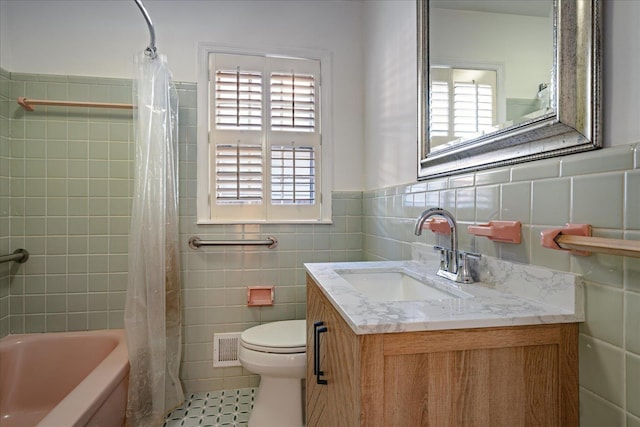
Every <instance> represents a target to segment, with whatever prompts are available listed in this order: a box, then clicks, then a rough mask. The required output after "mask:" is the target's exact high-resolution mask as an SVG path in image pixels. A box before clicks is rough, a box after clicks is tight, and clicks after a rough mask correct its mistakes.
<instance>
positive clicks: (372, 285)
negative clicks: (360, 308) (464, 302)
mask: <svg viewBox="0 0 640 427" xmlns="http://www.w3.org/2000/svg"><path fill="white" fill-rule="evenodd" d="M337 273H338V274H339V275H340V277H342V278H343V279H344V280H346V281H347V282H348V283H349V284H350V285H351V286H353V287H354V288H355V289H356V290H358V291H359V292H362V293H363V294H364V295H366V296H367V297H368V298H370V299H372V300H374V301H381V302H387V301H388V302H390V301H424V300H442V299H457V298H468V297H470V296H471V295H466V293H464V292H460V291H458V292H453V290H452V291H448V290H445V289H441V288H438V287H436V286H434V285H431V284H429V283H425V282H423V281H420V280H418V279H416V278H414V277H411V276H410V275H408V274H406V273H405V272H403V271H388V270H379V271H371V270H368V271H343V272H340V271H337Z"/></svg>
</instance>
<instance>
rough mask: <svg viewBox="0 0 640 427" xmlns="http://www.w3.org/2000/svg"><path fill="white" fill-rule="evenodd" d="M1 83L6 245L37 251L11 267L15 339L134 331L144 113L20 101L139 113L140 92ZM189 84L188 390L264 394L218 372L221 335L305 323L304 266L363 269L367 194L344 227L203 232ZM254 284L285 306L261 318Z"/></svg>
mask: <svg viewBox="0 0 640 427" xmlns="http://www.w3.org/2000/svg"><path fill="white" fill-rule="evenodd" d="M0 77H2V78H3V79H4V80H3V82H4V83H3V92H2V96H3V98H2V99H3V104H2V105H3V110H2V111H3V115H2V116H1V117H0V119H1V120H2V122H1V123H2V129H3V133H6V135H3V140H2V144H3V145H2V151H1V152H0V155H2V162H3V163H2V165H3V168H2V175H0V179H2V181H1V182H2V189H3V191H4V193H2V196H3V197H2V203H3V205H2V207H3V212H4V211H6V213H3V216H2V217H1V218H0V220H1V221H3V222H2V224H3V225H4V226H3V233H2V240H1V241H0V244H2V245H6V246H7V248H8V247H10V246H11V247H25V248H27V249H28V250H29V251H30V252H31V254H32V257H31V259H30V260H29V262H28V263H26V264H24V265H21V266H18V267H15V268H14V270H13V271H11V274H9V270H7V269H4V270H1V272H2V274H3V276H2V277H0V280H2V281H3V283H2V284H3V286H2V288H0V292H4V293H1V294H0V310H1V311H0V313H1V314H2V316H1V318H0V322H1V325H2V327H3V328H4V329H3V331H4V333H3V335H6V333H8V332H10V333H13V334H16V333H25V332H53V331H67V330H83V329H102V328H120V327H122V326H123V309H124V301H125V293H126V282H127V245H128V229H129V220H130V217H129V212H130V208H131V197H132V166H133V162H132V159H133V151H132V148H133V142H132V135H133V122H132V118H131V112H130V111H123V110H101V109H85V108H61V107H36V110H35V111H34V112H25V111H23V110H22V109H21V108H20V107H19V106H17V104H16V103H15V101H14V98H17V97H18V96H26V97H31V98H44V99H55V100H67V99H68V100H78V101H95V102H123V103H129V102H131V82H130V81H128V80H118V79H105V78H89V77H71V76H52V75H33V74H17V73H12V74H9V73H4V74H2V75H1V76H0ZM176 86H177V89H178V94H179V99H180V110H179V120H178V121H179V144H178V145H179V160H180V164H179V178H180V181H179V185H180V187H179V191H180V242H181V245H182V248H181V250H182V268H183V275H182V279H183V289H184V290H183V306H184V315H183V316H184V330H183V338H184V339H183V343H184V345H183V355H182V361H183V363H182V366H181V378H182V380H183V382H184V385H185V389H186V390H187V391H188V392H197V391H211V390H221V389H230V388H241V387H248V386H251V385H256V384H257V377H255V376H251V375H249V373H248V372H246V371H244V370H243V369H241V368H217V369H215V370H214V369H213V368H212V358H213V354H212V334H213V333H214V332H220V331H225V332H229V331H238V332H239V331H242V330H244V329H246V328H247V327H250V326H254V325H257V324H259V323H261V322H267V321H272V320H286V319H300V318H304V316H305V300H306V294H305V278H304V271H303V268H302V263H304V262H307V261H343V260H344V261H346V260H360V259H362V233H361V207H362V203H361V192H340V193H335V194H333V202H332V203H333V213H334V223H333V224H332V225H245V226H242V225H206V226H198V225H196V223H195V214H196V212H195V206H196V200H195V195H196V181H195V179H196V177H195V170H196V119H195V117H196V86H195V84H192V83H178V84H177V85H176ZM5 99H6V100H7V102H4V100H5ZM5 171H6V172H5ZM9 202H11V209H10V210H9V205H8V203H9ZM5 203H6V204H7V206H6V207H5V205H4V204H5ZM9 227H10V231H9ZM192 235H197V236H200V237H201V238H204V239H210V238H211V239H214V238H223V239H240V238H257V237H263V236H268V235H273V236H276V237H277V239H278V241H279V245H278V247H277V249H275V250H269V249H263V248H258V249H256V248H251V247H245V248H238V247H229V248H202V249H200V250H198V251H193V250H191V249H189V248H188V245H187V240H188V238H189V237H190V236H192ZM3 248H4V246H3ZM9 282H10V283H9ZM249 285H275V286H276V292H275V295H276V297H275V300H276V301H275V305H274V306H272V307H264V308H248V307H247V306H246V286H249Z"/></svg>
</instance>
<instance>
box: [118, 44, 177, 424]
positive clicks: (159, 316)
mask: <svg viewBox="0 0 640 427" xmlns="http://www.w3.org/2000/svg"><path fill="white" fill-rule="evenodd" d="M135 63H136V81H135V84H134V99H137V102H136V104H137V109H136V110H134V117H135V121H134V123H135V140H136V141H135V174H134V197H133V209H132V212H131V230H130V232H129V276H128V283H127V299H126V303H125V319H124V323H125V330H126V333H127V344H128V346H129V362H130V367H131V368H130V372H129V395H128V403H127V425H129V426H131V427H145V426H149V427H157V426H161V425H162V424H163V422H164V418H165V416H166V413H167V412H168V411H170V410H171V409H173V408H174V407H176V406H178V405H180V404H181V403H182V402H183V401H184V394H183V392H182V386H181V384H180V379H179V377H178V370H179V366H180V351H181V348H180V347H181V330H180V328H181V313H180V259H179V257H180V251H179V246H178V186H177V185H178V184H177V180H178V176H177V174H178V171H177V165H178V159H177V157H178V155H177V131H178V123H177V111H178V96H177V93H176V90H175V87H174V85H173V83H172V81H171V72H170V71H169V70H168V68H167V60H166V57H165V56H164V55H158V56H157V57H156V58H155V59H151V58H149V57H147V56H145V55H144V53H140V54H138V55H137V56H136V58H135Z"/></svg>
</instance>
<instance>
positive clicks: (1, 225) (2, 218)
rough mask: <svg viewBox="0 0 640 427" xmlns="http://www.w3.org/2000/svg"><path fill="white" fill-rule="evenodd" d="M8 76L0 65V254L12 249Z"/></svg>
mask: <svg viewBox="0 0 640 427" xmlns="http://www.w3.org/2000/svg"><path fill="white" fill-rule="evenodd" d="M10 77H11V76H10V74H9V73H8V72H7V71H6V70H4V69H3V68H0V255H6V254H10V253H11V252H13V249H12V248H11V239H10V231H9V216H10V213H9V212H10V201H11V198H10V197H11V139H10V135H9V129H10V117H9V109H10V106H9V103H10V99H9V97H10V84H11V82H10ZM11 264H12V263H4V264H0V337H3V336H5V335H7V334H8V333H9V278H10V272H11V268H12V265H11Z"/></svg>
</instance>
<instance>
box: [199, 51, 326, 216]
mask: <svg viewBox="0 0 640 427" xmlns="http://www.w3.org/2000/svg"><path fill="white" fill-rule="evenodd" d="M205 58H206V61H205ZM202 62H205V63H206V73H205V74H206V76H207V77H206V81H204V79H200V81H199V87H198V95H199V104H198V108H199V110H200V109H201V108H204V109H206V114H202V113H201V112H200V111H199V116H198V120H199V136H198V137H199V144H198V157H199V163H198V166H199V170H198V222H199V223H238V222H308V221H322V222H329V221H330V214H331V206H330V199H331V197H326V198H323V197H322V195H323V193H324V192H326V193H329V189H330V187H329V181H328V174H327V173H326V172H325V170H326V169H327V168H326V166H324V164H325V162H323V157H324V156H326V155H327V154H326V153H327V149H326V145H325V144H323V141H322V137H321V136H322V133H323V132H322V130H323V129H326V125H325V120H324V117H322V114H321V112H322V108H323V106H321V102H320V101H321V99H322V100H323V101H325V96H323V95H324V94H323V89H322V85H321V79H320V71H321V61H320V60H318V59H313V58H312V59H308V58H302V57H292V56H271V55H264V54H256V53H255V52H250V53H229V52H226V51H223V52H220V51H216V50H214V49H207V47H205V48H204V50H201V63H202ZM201 65H202V64H201ZM202 68H204V67H202V66H201V71H203V70H202ZM201 86H205V87H206V90H203V88H202V87H201ZM203 98H206V99H205V102H204V103H202V102H201V101H202V100H203ZM325 108H326V106H325ZM321 119H322V120H321ZM201 122H205V123H201ZM201 153H206V156H204V157H206V160H207V162H205V161H203V159H202V158H201ZM200 169H203V170H206V171H207V172H206V173H203V172H202V170H200Z"/></svg>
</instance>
